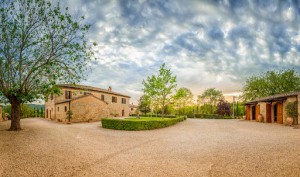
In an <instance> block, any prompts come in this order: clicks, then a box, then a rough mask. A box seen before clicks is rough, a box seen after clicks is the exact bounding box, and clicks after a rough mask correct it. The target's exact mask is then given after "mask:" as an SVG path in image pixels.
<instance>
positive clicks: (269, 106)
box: [266, 104, 272, 123]
mask: <svg viewBox="0 0 300 177" xmlns="http://www.w3.org/2000/svg"><path fill="white" fill-rule="evenodd" d="M271 108H272V105H271V104H266V111H267V112H266V116H267V117H266V119H267V122H268V123H272V117H271V113H272V112H271Z"/></svg>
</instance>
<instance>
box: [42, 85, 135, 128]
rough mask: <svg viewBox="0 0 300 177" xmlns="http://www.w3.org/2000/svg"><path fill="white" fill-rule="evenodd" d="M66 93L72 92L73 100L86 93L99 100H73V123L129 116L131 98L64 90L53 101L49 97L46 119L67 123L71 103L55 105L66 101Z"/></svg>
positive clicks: (46, 106) (94, 92)
mask: <svg viewBox="0 0 300 177" xmlns="http://www.w3.org/2000/svg"><path fill="white" fill-rule="evenodd" d="M65 91H71V92H72V97H71V98H72V99H73V98H76V97H79V96H83V95H85V92H87V93H91V94H93V95H94V96H95V97H97V98H98V99H97V98H95V97H93V96H87V97H83V98H79V99H75V100H72V101H71V111H72V112H73V122H79V121H89V120H90V121H93V120H101V118H102V117H115V116H116V117H120V116H122V114H123V113H124V115H123V116H129V113H130V108H129V101H130V100H129V97H125V96H121V95H116V94H114V93H111V94H110V93H104V92H103V93H102V92H97V91H85V90H79V89H72V88H62V89H61V93H62V94H61V95H55V96H53V99H51V96H49V98H48V100H47V102H46V103H45V118H48V119H51V120H57V121H61V122H65V121H67V119H66V118H67V111H68V110H69V103H68V102H63V103H59V104H57V105H55V103H57V102H60V101H64V100H66V99H65ZM102 95H104V101H101V100H99V99H101V96H102ZM112 96H114V97H117V103H113V102H112ZM122 98H124V99H126V103H125V104H123V103H122ZM86 100H88V101H86ZM105 102H106V103H105ZM65 108H67V109H65Z"/></svg>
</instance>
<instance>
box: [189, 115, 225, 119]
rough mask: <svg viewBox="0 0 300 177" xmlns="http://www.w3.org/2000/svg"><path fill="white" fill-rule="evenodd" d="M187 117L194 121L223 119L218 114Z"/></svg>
mask: <svg viewBox="0 0 300 177" xmlns="http://www.w3.org/2000/svg"><path fill="white" fill-rule="evenodd" d="M187 117H188V118H196V119H224V116H222V115H218V114H195V115H194V114H190V115H187Z"/></svg>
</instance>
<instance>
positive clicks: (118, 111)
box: [55, 88, 130, 117]
mask: <svg viewBox="0 0 300 177" xmlns="http://www.w3.org/2000/svg"><path fill="white" fill-rule="evenodd" d="M65 91H71V92H72V98H76V97H79V96H83V95H84V92H87V93H91V94H93V95H95V96H96V97H97V98H99V99H101V95H104V101H105V102H107V103H108V105H109V106H108V109H109V111H110V116H117V117H118V116H122V110H124V116H129V112H130V109H129V102H130V99H129V98H128V97H124V96H120V95H116V94H114V93H111V94H110V93H102V92H97V91H84V90H78V89H71V88H62V89H61V92H62V95H58V96H55V101H63V100H65ZM112 96H115V97H117V103H113V102H112ZM122 98H125V99H126V104H122Z"/></svg>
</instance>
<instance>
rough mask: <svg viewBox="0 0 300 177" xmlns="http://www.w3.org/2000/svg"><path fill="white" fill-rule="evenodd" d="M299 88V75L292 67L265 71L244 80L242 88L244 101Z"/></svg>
mask: <svg viewBox="0 0 300 177" xmlns="http://www.w3.org/2000/svg"><path fill="white" fill-rule="evenodd" d="M299 90H300V75H299V74H298V73H297V72H296V71H295V70H293V69H288V70H281V71H267V72H265V73H263V74H261V75H258V76H252V77H250V78H248V79H247V80H246V84H245V85H244V88H243V99H244V100H245V101H249V100H254V99H256V98H261V97H266V96H271V95H276V94H282V93H288V92H294V91H299Z"/></svg>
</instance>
